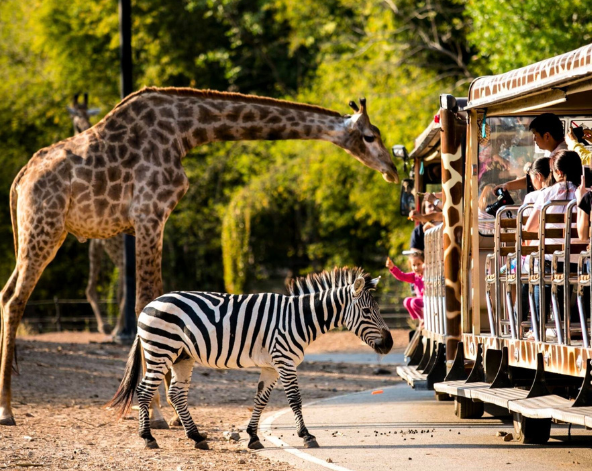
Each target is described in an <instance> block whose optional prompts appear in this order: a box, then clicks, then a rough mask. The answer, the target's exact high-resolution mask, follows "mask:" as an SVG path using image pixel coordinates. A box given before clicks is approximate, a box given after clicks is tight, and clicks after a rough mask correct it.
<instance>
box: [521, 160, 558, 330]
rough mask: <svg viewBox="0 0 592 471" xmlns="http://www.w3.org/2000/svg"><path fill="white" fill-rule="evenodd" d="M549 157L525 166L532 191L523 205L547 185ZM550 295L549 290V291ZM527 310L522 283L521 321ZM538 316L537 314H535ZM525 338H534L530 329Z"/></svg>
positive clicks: (524, 266) (524, 265)
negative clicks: (527, 166)
mask: <svg viewBox="0 0 592 471" xmlns="http://www.w3.org/2000/svg"><path fill="white" fill-rule="evenodd" d="M549 162H550V159H549V157H539V158H538V159H536V160H535V161H534V162H533V163H532V165H531V166H530V167H529V168H526V169H525V170H526V172H525V173H527V174H528V175H529V176H530V181H531V183H532V186H533V188H534V191H531V192H530V193H528V194H527V195H526V196H525V197H524V202H523V203H522V204H523V205H525V204H534V203H535V202H536V200H537V198H538V197H539V196H540V195H541V192H543V191H545V189H546V188H547V187H548V183H549V181H550V178H549V176H550V174H551V168H550V166H549ZM530 212H531V211H530V210H527V212H526V213H525V216H526V215H528V214H529V213H530ZM526 244H527V245H535V244H537V241H526ZM528 257H529V256H526V257H524V256H523V257H522V271H523V273H526V272H527V271H528ZM549 295H550V291H549ZM537 304H538V297H535V305H537ZM528 312H529V304H528V285H527V284H524V285H522V319H520V320H521V321H525V320H526V319H527V317H528V316H527V314H528ZM537 316H538V315H537ZM525 337H526V338H527V339H531V338H534V334H533V333H532V331H530V332H527V333H526V334H525Z"/></svg>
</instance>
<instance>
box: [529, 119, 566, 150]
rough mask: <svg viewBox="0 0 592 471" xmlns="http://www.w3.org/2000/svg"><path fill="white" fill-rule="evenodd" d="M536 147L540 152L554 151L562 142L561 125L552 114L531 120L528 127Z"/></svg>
mask: <svg viewBox="0 0 592 471" xmlns="http://www.w3.org/2000/svg"><path fill="white" fill-rule="evenodd" d="M529 129H530V131H532V135H533V138H534V142H535V143H536V145H537V146H538V147H539V148H540V149H542V150H548V151H550V152H552V151H554V150H555V148H556V147H557V146H558V145H559V144H561V143H562V142H563V140H564V137H563V124H562V123H561V120H560V119H559V117H558V116H557V115H555V114H553V113H543V114H541V115H539V116H537V117H536V118H535V119H533V120H532V122H531V123H530V126H529Z"/></svg>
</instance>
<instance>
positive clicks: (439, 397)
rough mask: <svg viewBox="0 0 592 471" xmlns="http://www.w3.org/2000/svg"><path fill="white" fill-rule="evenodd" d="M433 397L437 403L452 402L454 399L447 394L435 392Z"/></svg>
mask: <svg viewBox="0 0 592 471" xmlns="http://www.w3.org/2000/svg"><path fill="white" fill-rule="evenodd" d="M434 396H435V398H436V401H438V402H442V401H452V400H454V398H453V397H452V396H451V395H450V394H447V393H440V392H437V393H436V394H434Z"/></svg>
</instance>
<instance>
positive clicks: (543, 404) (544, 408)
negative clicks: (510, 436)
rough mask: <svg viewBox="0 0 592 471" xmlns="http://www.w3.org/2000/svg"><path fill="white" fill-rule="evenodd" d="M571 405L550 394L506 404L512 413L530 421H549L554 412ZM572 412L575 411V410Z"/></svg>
mask: <svg viewBox="0 0 592 471" xmlns="http://www.w3.org/2000/svg"><path fill="white" fill-rule="evenodd" d="M571 404H573V401H570V400H569V399H565V398H563V397H561V396H556V395H555V394H550V395H548V396H540V397H531V398H530V399H522V400H516V401H511V402H510V403H509V404H508V409H510V410H511V411H512V412H518V413H519V414H522V415H523V416H524V417H530V418H531V419H551V418H553V411H554V410H556V409H562V410H563V409H566V408H568V407H569V406H570V405H571ZM573 410H576V408H574V409H573ZM591 419H592V417H591ZM560 420H563V419H560Z"/></svg>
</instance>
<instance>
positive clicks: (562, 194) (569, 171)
mask: <svg viewBox="0 0 592 471" xmlns="http://www.w3.org/2000/svg"><path fill="white" fill-rule="evenodd" d="M582 174H583V169H582V161H581V160H580V157H579V156H578V154H577V153H575V152H573V151H569V150H562V151H559V152H557V153H555V159H554V160H553V176H554V178H555V182H556V183H555V184H554V185H552V186H550V187H549V188H548V189H546V190H544V191H541V192H540V193H539V195H538V196H537V198H536V201H535V203H534V208H533V211H532V213H531V214H530V216H529V217H528V220H527V221H526V224H525V226H524V229H525V230H526V231H528V232H538V230H539V224H540V221H539V219H540V213H541V209H542V208H543V206H544V205H545V203H547V202H548V201H554V200H573V199H575V198H576V190H577V188H578V186H577V185H580V183H581V180H582V178H581V177H582ZM564 211H565V207H564V206H555V207H552V208H550V209H549V210H548V213H562V212H564ZM548 227H556V228H563V224H556V225H554V226H552V225H549V226H548ZM546 242H547V243H548V244H562V243H563V239H547V240H546ZM577 257H578V256H577V255H575V254H574V255H572V259H571V260H570V262H571V263H570V270H571V271H575V270H576V269H577V264H576V263H574V262H577ZM551 259H552V255H550V254H548V255H545V267H544V271H545V273H549V272H550V268H551ZM536 288H537V287H535V301H536V302H537V304H538V299H539V297H538V291H537V290H536ZM547 289H548V288H547V287H545V291H546V292H547V293H548V291H547ZM549 298H550V296H546V299H547V300H549V301H550V299H549ZM560 299H561V294H560ZM560 306H561V307H563V306H562V304H560ZM573 307H575V306H573ZM537 311H538V313H540V306H538V305H537ZM561 311H563V310H561ZM547 312H548V306H545V313H547ZM571 312H572V316H573V318H572V319H571V321H572V322H574V321H577V320H578V317H577V309H572V310H571ZM562 315H563V313H562ZM545 317H546V316H545ZM556 335H557V334H556V333H555V332H554V331H553V329H547V336H548V337H553V336H556Z"/></svg>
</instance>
